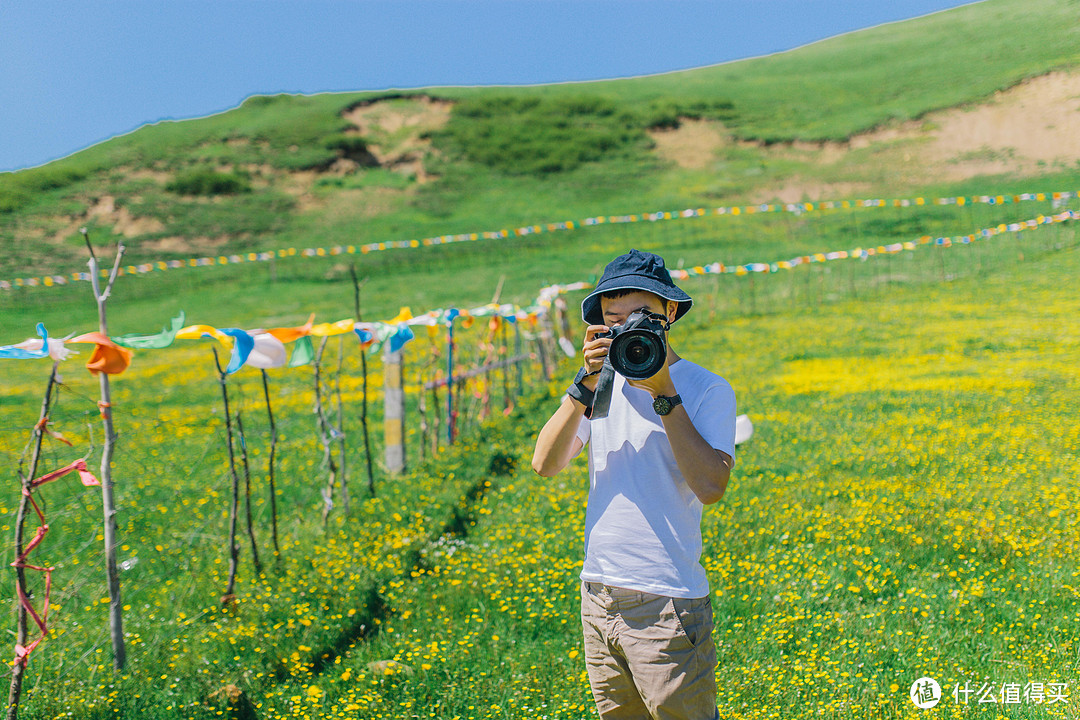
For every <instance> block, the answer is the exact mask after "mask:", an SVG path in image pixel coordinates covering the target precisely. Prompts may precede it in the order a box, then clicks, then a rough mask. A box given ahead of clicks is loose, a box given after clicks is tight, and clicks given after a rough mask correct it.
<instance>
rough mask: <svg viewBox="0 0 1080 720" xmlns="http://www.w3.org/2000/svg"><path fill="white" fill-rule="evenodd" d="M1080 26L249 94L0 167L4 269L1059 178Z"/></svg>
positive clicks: (1062, 8)
mask: <svg viewBox="0 0 1080 720" xmlns="http://www.w3.org/2000/svg"><path fill="white" fill-rule="evenodd" d="M1075 12H1076V6H1075V2H1073V1H1072V0H1037V1H1036V2H1030V1H1021V0H988V1H987V2H984V3H979V4H977V5H971V6H966V7H962V8H958V9H955V10H952V11H949V12H944V13H939V14H937V15H933V16H929V17H926V18H921V19H917V20H913V21H909V22H906V23H901V24H895V25H890V26H885V27H880V28H874V29H870V30H866V31H863V32H859V33H854V34H851V35H847V36H843V37H839V38H834V39H832V40H828V41H823V42H820V43H816V44H814V45H811V46H808V47H805V48H801V49H799V50H795V51H792V52H789V53H783V54H780V55H776V56H772V57H767V58H761V59H755V60H749V61H743V62H737V63H730V64H726V65H720V66H715V67H708V68H701V69H697V70H691V71H685V72H679V73H671V74H667V75H663V76H657V77H647V78H638V79H629V80H614V81H606V82H596V83H582V84H572V85H557V86H541V87H527V88H475V89H460V88H455V89H446V88H428V89H422V90H415V91H409V92H407V93H382V94H372V93H356V94H339V95H319V96H312V97H296V96H275V97H256V98H252V99H250V100H248V101H247V102H245V103H244V104H243V105H242V106H241V107H239V108H237V109H236V110H233V111H230V112H227V113H223V114H221V115H217V116H214V117H210V118H205V119H200V120H191V121H184V122H167V123H161V124H158V125H154V126H149V127H145V128H143V129H141V130H139V131H137V132H135V133H132V134H130V135H127V136H124V137H120V138H116V139H114V140H111V141H109V142H106V143H103V144H101V145H98V146H95V147H93V148H90V149H88V150H85V151H83V152H80V153H77V154H76V155H73V156H71V157H69V158H66V159H63V160H59V161H56V162H53V163H50V164H49V165H47V166H44V167H42V168H37V169H33V170H27V171H22V172H19V173H12V174H5V175H2V176H0V247H3V249H4V252H3V253H2V254H0V278H12V277H17V276H26V275H37V274H44V273H70V272H72V271H75V270H80V269H82V268H83V267H84V262H85V247H84V244H83V239H82V237H81V236H80V235H79V233H78V229H79V228H80V227H84V226H85V227H87V228H89V230H90V233H91V237H92V238H93V239H94V241H95V242H97V243H98V244H100V245H106V244H108V243H110V242H113V241H115V240H117V239H121V238H122V239H123V240H124V241H125V243H126V244H127V245H128V248H129V253H128V259H129V261H130V262H133V263H137V262H145V261H150V260H167V259H171V258H187V257H192V256H200V255H215V254H227V253H234V252H241V251H252V250H268V249H277V248H287V247H292V246H297V247H306V246H311V245H318V244H321V245H334V244H348V243H355V242H358V241H365V242H367V241H371V240H380V241H381V240H401V239H411V238H420V237H426V236H430V235H439V234H445V233H460V232H472V231H479V230H489V229H499V228H503V227H515V226H518V225H522V224H527V223H535V222H548V221H558V220H567V219H580V218H582V217H586V216H590V215H595V214H604V213H624V212H631V211H635V210H638V209H640V208H642V207H645V208H650V209H651V208H679V207H685V206H698V205H704V206H709V205H716V204H724V203H729V202H744V201H753V202H759V201H768V200H774V199H780V200H785V201H790V200H795V199H802V198H804V197H805V198H808V199H819V198H826V197H850V196H854V195H860V194H886V195H887V194H892V193H902V192H905V191H907V190H910V189H912V188H920V190H922V191H925V189H926V188H927V186H928V185H929V186H936V187H939V188H941V189H942V190H943V191H944V190H948V188H949V187H950V185H949V184H950V183H956V182H960V181H964V180H967V179H971V178H985V179H986V182H985V183H984V185H985V184H992V183H993V182H996V180H995V178H1002V177H1008V178H1009V179H1010V180H1017V179H1021V178H1039V177H1044V176H1047V175H1049V174H1057V175H1058V176H1059V177H1061V180H1059V182H1066V184H1067V185H1071V184H1072V183H1071V182H1067V180H1071V179H1072V178H1073V177H1075V174H1076V169H1077V165H1076V163H1077V160H1080V147H1078V143H1080V140H1078V139H1077V138H1080V134H1078V133H1076V132H1075V123H1076V116H1077V113H1076V108H1077V101H1076V98H1077V95H1078V94H1080V89H1078V81H1077V77H1076V75H1075V74H1074V73H1072V72H1071V71H1070V68H1072V67H1074V66H1075V65H1076V64H1077V63H1078V62H1080V29H1078V26H1077V24H1076V23H1075V22H1074V19H1075ZM1048 73H1052V74H1048ZM1010 88H1011V89H1010ZM956 107H960V108H962V109H959V110H947V108H956ZM976 108H979V109H977V110H976ZM942 113H944V114H942ZM973 126H978V127H983V128H987V129H988V131H987V132H986V133H985V134H980V133H978V132H972V131H971V129H970V128H971V127H973ZM991 128H994V129H993V130H991ZM1036 145H1037V147H1036ZM1061 173H1065V175H1064V176H1061Z"/></svg>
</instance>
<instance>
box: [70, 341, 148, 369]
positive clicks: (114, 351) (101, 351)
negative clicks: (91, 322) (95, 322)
mask: <svg viewBox="0 0 1080 720" xmlns="http://www.w3.org/2000/svg"><path fill="white" fill-rule="evenodd" d="M68 342H71V343H94V346H95V347H94V354H93V355H91V356H90V360H89V361H88V362H87V363H86V369H87V370H89V371H90V372H92V373H94V374H95V375H97V374H98V373H105V374H106V375H119V374H120V373H122V372H124V371H125V370H127V369H128V365H130V364H131V357H132V356H133V355H134V354H135V353H133V352H132V351H131V350H128V349H127V348H125V347H120V346H119V345H117V344H116V343H114V342H113V341H112V340H110V339H109V338H107V337H105V336H104V335H102V334H101V333H99V332H91V333H86V334H85V335H80V336H79V337H76V338H72V339H70V340H68Z"/></svg>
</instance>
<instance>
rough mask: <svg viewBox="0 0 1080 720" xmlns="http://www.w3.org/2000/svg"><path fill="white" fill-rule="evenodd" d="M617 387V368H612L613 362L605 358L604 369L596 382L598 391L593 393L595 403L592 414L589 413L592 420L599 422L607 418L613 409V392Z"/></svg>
mask: <svg viewBox="0 0 1080 720" xmlns="http://www.w3.org/2000/svg"><path fill="white" fill-rule="evenodd" d="M614 385H615V368H613V367H612V366H611V361H610V360H609V359H607V358H604V367H603V369H602V370H601V371H600V377H599V378H598V379H597V382H596V390H594V391H593V403H592V412H591V413H589V419H590V420H599V419H601V418H606V417H607V414H608V410H609V409H610V408H611V390H612V388H613V387H614Z"/></svg>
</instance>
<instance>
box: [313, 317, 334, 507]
mask: <svg viewBox="0 0 1080 720" xmlns="http://www.w3.org/2000/svg"><path fill="white" fill-rule="evenodd" d="M329 339H330V338H329V337H324V338H323V339H322V342H321V343H319V351H318V352H317V353H315V362H314V366H315V424H316V426H317V427H318V429H319V440H320V442H322V446H323V462H324V463H326V465H327V467H328V468H329V471H330V476H329V477H328V478H327V480H326V487H324V488H323V489H322V499H323V513H322V519H323V525H325V524H326V523H327V521H328V520H329V519H330V511H331V510H333V509H334V485H335V484H336V483H337V463H335V462H334V450H333V445H332V437H333V431H332V429H331V427H330V420H329V419H327V417H326V412H325V411H324V410H323V404H322V374H321V372H320V370H321V367H322V357H323V352H324V351H325V350H326V341H327V340H329Z"/></svg>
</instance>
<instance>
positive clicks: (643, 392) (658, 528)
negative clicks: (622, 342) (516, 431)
mask: <svg viewBox="0 0 1080 720" xmlns="http://www.w3.org/2000/svg"><path fill="white" fill-rule="evenodd" d="M692 302H693V301H692V300H691V299H690V296H689V295H687V294H686V293H685V292H683V291H682V290H680V289H679V288H678V287H676V286H675V284H674V283H673V282H672V280H671V275H670V274H669V273H668V271H667V269H666V268H665V267H664V261H663V259H662V258H661V257H659V256H658V255H654V254H652V253H645V252H640V251H638V250H631V251H630V252H628V253H627V254H625V255H622V256H620V257H617V258H615V260H613V261H611V263H609V264H608V266H607V267H606V268H605V270H604V274H603V276H602V277H601V278H600V282H599V283H597V285H596V289H595V290H594V291H593V292H592V293H591V294H590V295H589V296H588V297H586V298H585V300H584V301H583V302H582V304H581V315H582V318H583V319H584V320H585V322H586V324H587V325H588V328H587V329H586V331H585V342H584V345H583V348H582V351H583V357H584V367H583V368H582V369H581V371H579V372H578V375H577V377H576V378H575V380H574V384H573V385H571V387H570V389H569V390H568V391H567V395H566V397H564V398H563V400H562V403H561V404H560V405H559V408H558V410H556V411H555V414H554V415H552V417H551V419H549V420H548V422H547V423H546V424H545V425H544V428H543V429H542V430H541V431H540V435H539V437H538V438H537V440H536V449H535V451H534V453H533V462H532V466H533V469H534V470H535V471H536V472H537V473H539V474H540V475H543V476H545V477H551V476H553V475H556V474H558V473H559V472H560V471H561V470H562V469H563V468H564V467H566V466H567V465H568V464H569V463H570V461H571V460H572V459H573V458H574V457H575V456H576V455H577V454H578V453H579V452H580V451H581V449H582V448H583V447H584V446H585V445H586V444H588V446H589V502H588V508H587V510H586V513H585V562H584V566H583V568H582V571H581V579H582V589H581V622H582V628H583V630H584V635H585V662H586V667H587V669H588V674H589V684H590V686H591V687H592V692H593V698H594V700H595V701H596V708H597V711H598V712H599V714H600V716H601V717H602V718H604V719H605V720H622V719H623V718H627V719H629V718H634V719H638V718H655V719H656V720H661V719H663V720H669V719H671V720H674V719H675V718H680V719H685V720H712V719H713V718H715V717H717V716H718V712H717V706H716V677H715V667H716V647H715V645H714V643H713V639H712V627H713V617H712V603H711V600H710V597H709V583H708V579H707V578H706V576H705V569H704V568H703V567H702V565H701V562H700V559H701V510H702V506H703V505H708V504H711V503H714V502H716V501H717V500H719V499H720V498H721V497H722V496H723V494H724V490H725V489H726V488H727V483H728V477H729V473H730V471H731V468H732V466H733V465H734V459H733V458H734V455H735V394H734V392H733V391H732V389H731V386H730V385H729V384H728V383H727V381H726V380H724V379H723V378H721V377H719V376H718V375H715V374H713V373H711V372H709V371H708V370H706V369H704V368H702V367H701V366H699V365H696V364H694V363H692V362H690V361H689V360H686V359H682V358H680V357H679V355H678V354H677V353H676V352H675V350H674V349H672V347H671V345H670V344H667V358H666V362H665V363H664V366H663V367H662V368H661V369H660V370H659V372H657V373H656V374H655V375H654V376H652V377H650V378H647V379H645V380H628V379H626V378H624V377H622V376H620V375H616V376H615V378H614V384H613V386H612V392H611V404H610V408H609V410H608V414H607V416H606V417H604V418H602V419H599V418H597V419H591V420H590V419H587V415H588V414H589V413H590V412H591V409H592V408H591V406H592V401H593V393H594V391H595V390H596V387H597V381H598V378H599V377H600V376H599V373H600V371H601V369H602V368H603V367H604V358H605V357H606V356H607V354H608V350H609V348H610V346H611V338H607V337H598V335H600V334H603V333H606V332H607V331H608V330H609V329H610V328H612V327H614V326H617V325H621V324H622V323H624V322H626V319H627V318H628V317H629V316H630V315H631V314H632V313H634V312H636V311H639V310H647V311H649V312H653V313H657V314H658V315H661V316H663V317H664V318H666V320H667V323H668V325H669V326H670V324H671V323H674V322H675V321H676V320H678V319H679V318H681V317H682V316H683V315H684V314H686V312H687V311H688V310H689V309H690V306H691V305H692ZM665 334H666V333H665Z"/></svg>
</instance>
